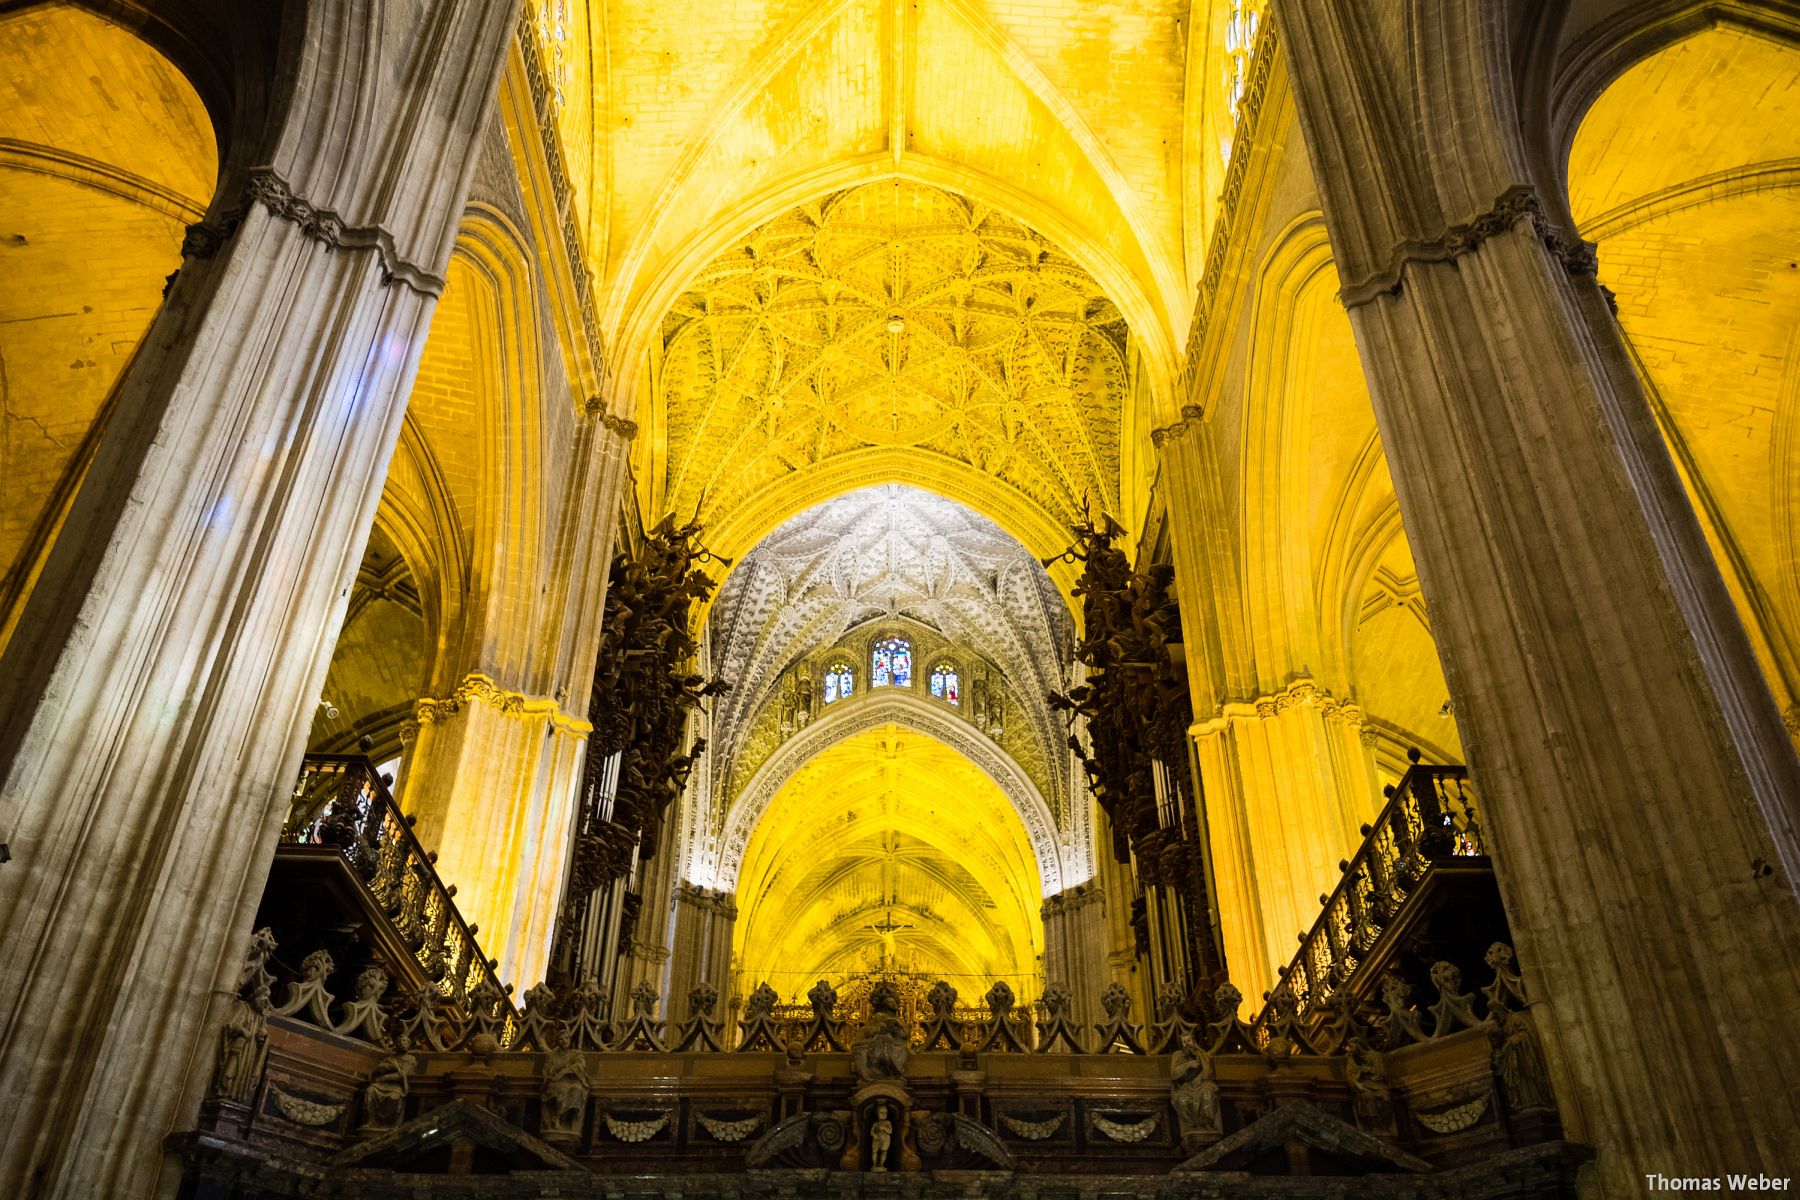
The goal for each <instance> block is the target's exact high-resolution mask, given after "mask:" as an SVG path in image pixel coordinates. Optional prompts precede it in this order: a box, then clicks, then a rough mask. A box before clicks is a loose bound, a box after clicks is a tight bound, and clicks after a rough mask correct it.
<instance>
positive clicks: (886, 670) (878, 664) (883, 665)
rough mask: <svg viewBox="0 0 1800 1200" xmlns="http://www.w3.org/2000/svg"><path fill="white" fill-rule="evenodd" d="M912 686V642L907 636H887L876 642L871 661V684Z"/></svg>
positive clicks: (874, 685) (879, 685)
mask: <svg viewBox="0 0 1800 1200" xmlns="http://www.w3.org/2000/svg"><path fill="white" fill-rule="evenodd" d="M889 684H892V685H893V686H894V687H911V686H912V643H910V642H908V641H907V640H906V639H905V638H886V639H884V640H882V641H879V642H877V643H875V652H874V654H873V655H872V656H871V659H870V663H869V686H870V687H887V686H888V685H889Z"/></svg>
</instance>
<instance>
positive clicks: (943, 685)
mask: <svg viewBox="0 0 1800 1200" xmlns="http://www.w3.org/2000/svg"><path fill="white" fill-rule="evenodd" d="M931 694H932V695H933V696H936V697H937V698H938V699H939V700H948V701H949V702H950V703H952V704H961V703H962V685H961V681H960V680H959V679H958V678H957V674H956V668H955V667H953V666H951V665H950V664H949V663H939V664H938V665H937V666H936V667H935V668H933V669H932V672H931Z"/></svg>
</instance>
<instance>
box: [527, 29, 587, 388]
mask: <svg viewBox="0 0 1800 1200" xmlns="http://www.w3.org/2000/svg"><path fill="white" fill-rule="evenodd" d="M533 8H534V6H533V5H529V4H524V5H520V6H519V28H518V37H517V39H516V40H517V42H518V44H519V53H520V55H521V56H522V57H523V58H524V60H525V83H526V87H527V88H528V90H529V91H530V92H531V110H532V115H533V116H534V117H536V118H537V127H538V140H539V142H540V143H541V145H542V148H543V151H544V165H545V166H546V167H547V168H548V170H549V173H550V190H551V193H552V195H553V197H554V198H555V201H556V215H557V216H558V217H559V218H560V221H561V226H562V228H561V233H562V240H563V252H564V253H565V254H567V255H568V258H569V275H570V276H571V278H572V279H573V280H574V284H575V299H576V301H577V302H578V304H579V306H580V309H581V329H582V332H583V333H584V334H585V335H586V337H587V344H588V354H589V356H590V357H591V358H592V359H593V361H594V365H595V366H596V368H599V369H602V370H604V366H605V362H606V354H605V350H606V344H605V342H604V341H602V340H601V337H600V318H599V315H598V313H597V312H596V310H595V307H594V284H593V280H592V279H591V278H590V277H589V275H588V269H587V254H586V251H585V250H584V248H583V246H582V242H581V231H580V229H578V228H577V227H576V224H575V210H574V206H573V205H572V204H571V203H570V202H569V201H570V188H569V172H568V169H567V167H566V166H564V164H563V154H562V138H561V137H560V136H559V134H558V132H557V119H556V118H557V114H556V106H555V105H554V104H552V103H551V100H550V77H549V75H548V74H546V73H545V71H544V56H543V51H542V50H541V49H540V48H539V46H538V39H537V30H536V28H534V27H533V25H532V10H533Z"/></svg>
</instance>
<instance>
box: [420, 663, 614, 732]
mask: <svg viewBox="0 0 1800 1200" xmlns="http://www.w3.org/2000/svg"><path fill="white" fill-rule="evenodd" d="M477 702H479V703H482V704H486V705H487V706H488V707H489V708H492V709H495V710H496V711H498V712H499V713H500V714H501V715H502V716H508V717H520V718H526V717H540V716H548V717H549V719H550V723H551V725H553V726H554V727H556V728H558V729H561V730H564V731H565V732H568V733H573V734H577V735H581V736H585V735H586V734H588V733H591V732H593V728H594V727H593V726H592V725H590V724H588V722H587V721H585V720H583V719H581V718H580V717H575V716H571V715H570V714H568V713H566V712H564V711H563V710H562V706H561V705H559V704H558V703H557V702H556V701H555V700H554V699H551V698H550V697H547V696H527V695H525V694H524V693H522V692H510V691H507V690H506V689H505V688H503V687H501V686H500V685H499V684H497V683H495V682H494V681H493V679H492V678H490V677H489V676H487V675H483V674H482V673H481V672H479V671H471V672H470V673H469V674H468V675H466V676H464V677H463V681H462V682H461V683H459V684H457V685H456V690H455V691H453V692H451V693H450V695H448V696H445V697H443V698H442V699H437V698H434V697H431V696H425V697H422V698H421V699H419V700H416V701H414V703H413V717H414V720H415V721H416V723H417V725H418V726H424V725H436V724H440V723H442V722H443V721H446V720H448V719H449V718H451V717H453V716H455V715H456V714H457V713H459V712H461V711H462V710H463V707H464V706H465V705H468V704H473V703H477ZM403 728H404V727H403ZM415 729H416V726H415ZM401 736H402V740H403V741H405V740H407V738H406V735H405V734H404V733H402V735H401ZM414 736H416V732H415V735H414Z"/></svg>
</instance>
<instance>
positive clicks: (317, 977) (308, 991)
mask: <svg viewBox="0 0 1800 1200" xmlns="http://www.w3.org/2000/svg"><path fill="white" fill-rule="evenodd" d="M335 970H337V963H335V962H333V961H332V958H331V955H330V954H329V953H328V952H326V951H324V950H314V951H313V952H312V953H311V954H308V955H307V956H306V957H305V958H303V959H301V960H300V978H299V979H298V980H296V981H295V982H293V983H290V984H288V994H287V999H286V1000H285V1001H283V1002H282V1003H281V1005H280V1006H279V1007H277V1008H276V1009H274V1010H273V1011H274V1014H275V1015H276V1016H278V1017H291V1016H293V1015H294V1014H295V1013H298V1012H301V1011H302V1010H304V1011H305V1014H306V1018H307V1019H308V1020H310V1021H311V1022H312V1023H313V1024H315V1025H317V1026H319V1027H320V1028H322V1029H330V1028H331V1004H332V1000H333V997H332V995H331V993H330V992H328V991H326V990H325V981H326V979H327V978H329V977H330V975H331V973H332V972H333V971H335Z"/></svg>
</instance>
